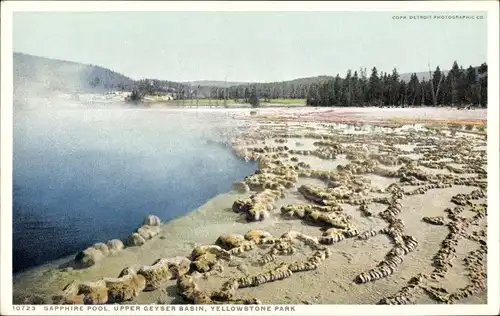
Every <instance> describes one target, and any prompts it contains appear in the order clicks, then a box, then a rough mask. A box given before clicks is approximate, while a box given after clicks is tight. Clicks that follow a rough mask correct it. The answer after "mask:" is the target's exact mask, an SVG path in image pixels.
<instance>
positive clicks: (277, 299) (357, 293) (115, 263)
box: [14, 120, 487, 304]
mask: <svg viewBox="0 0 500 316" xmlns="http://www.w3.org/2000/svg"><path fill="white" fill-rule="evenodd" d="M252 122H253V120H249V121H245V124H250V125H251V126H252V127H255V126H257V127H258V126H259V124H254V123H252ZM267 123H269V121H267ZM243 125H244V124H243V123H242V124H238V126H243ZM273 129H276V130H278V129H282V130H283V129H285V130H286V129H287V127H286V126H284V124H283V123H280V122H274V123H273V124H265V125H261V128H260V129H257V130H256V131H255V132H254V133H253V136H255V137H257V138H258V137H259V136H261V135H264V134H266V133H270V134H272V130H273ZM241 132H243V133H244V132H245V129H242V130H241ZM289 132H290V133H303V134H305V133H311V130H305V129H304V128H300V125H296V126H294V127H293V128H292V127H289ZM388 132H391V131H390V130H389V131H388ZM313 134H314V132H313ZM410 134H411V135H413V137H417V138H419V140H417V141H416V143H420V145H421V146H415V147H414V146H412V148H413V151H414V150H416V148H417V150H418V149H422V148H424V147H425V144H423V141H424V140H425V139H431V137H430V136H429V135H427V134H425V131H416V132H414V131H404V130H403V131H400V132H394V133H393V134H391V135H388V136H387V137H383V136H381V137H380V139H379V141H377V142H376V143H381V144H382V145H384V146H386V147H385V148H384V149H385V150H386V151H387V150H390V149H391V150H395V151H393V152H392V154H385V155H382V156H383V157H381V159H384V157H385V158H387V159H389V161H386V163H390V159H396V158H398V157H399V156H401V157H405V156H406V158H404V159H408V158H409V157H407V155H408V152H406V151H405V152H398V151H397V147H398V146H394V144H395V143H398V142H399V140H400V141H401V142H402V143H405V142H409V141H408V139H406V138H405V137H407V136H408V135H410ZM332 135H334V136H336V137H338V139H339V140H340V141H339V143H340V144H341V146H342V148H344V149H346V148H348V147H349V146H352V145H356V141H359V142H360V143H362V142H363V137H371V136H373V135H367V136H366V135H358V134H355V135H354V136H349V137H352V138H351V139H350V141H349V142H346V141H342V137H347V136H341V135H343V134H342V133H339V134H332ZM249 136H251V135H247V136H246V137H243V139H245V138H247V139H248V138H249ZM433 137H434V138H436V139H437V141H438V142H440V143H441V144H445V143H447V144H448V145H450V146H455V145H456V144H459V143H460V142H462V143H464V144H470V145H471V146H478V145H480V144H482V143H484V142H485V141H484V140H483V139H481V138H480V137H470V136H468V135H457V136H456V137H450V136H444V135H441V136H439V135H434V136H433ZM273 141H274V140H273ZM268 144H269V146H271V144H272V143H271V142H268ZM259 146H260V147H262V146H263V144H262V143H261V142H260V143H259V142H258V144H254V145H247V147H259ZM278 146H282V144H280V143H278V142H276V143H275V145H274V146H272V147H278ZM466 146H467V145H466ZM319 147H320V146H316V148H319ZM435 148H438V147H435ZM435 148H434V149H435ZM370 150H371V149H370ZM429 150H430V151H431V152H432V147H431V148H430V149H429ZM413 151H412V153H413ZM374 152H380V151H375V150H374ZM447 152H450V151H447ZM464 152H468V153H470V152H471V151H464ZM434 154H435V155H438V154H439V151H434ZM434 154H431V156H433V155H434ZM476 154H477V157H476V160H477V162H478V163H484V162H485V161H486V153H485V152H477V153H476ZM292 156H293V155H292ZM460 157H461V156H457V159H460ZM356 158H357V159H362V157H361V156H357V157H350V159H349V161H350V162H352V161H354V160H356ZM420 158H421V157H420V156H418V157H415V156H411V158H410V159H411V160H417V162H418V163H424V164H425V163H426V160H427V159H422V160H421V159H420ZM343 159H344V158H343ZM314 160H315V159H311V160H310V161H308V163H310V164H311V166H310V167H311V169H316V168H318V169H319V168H320V167H321V168H323V167H325V164H323V165H322V166H316V165H315V164H314ZM283 161H284V162H285V163H291V162H290V161H289V160H287V159H283ZM332 161H335V160H332ZM394 161H396V160H394ZM404 161H406V163H401V162H399V163H398V164H397V165H394V166H391V167H389V166H387V167H386V166H384V165H381V167H382V168H384V169H387V170H391V171H397V170H398V169H399V168H400V167H402V166H404V165H405V164H410V161H409V160H404ZM345 163H346V162H343V163H342V165H345ZM443 170H444V169H443ZM443 173H444V172H443ZM453 175H454V176H460V175H461V174H459V173H458V174H455V173H454V174H453ZM483 175H484V174H483ZM379 177H380V176H377V177H370V176H368V177H364V178H366V179H368V180H371V181H372V183H371V184H370V185H373V186H374V187H377V188H383V187H385V186H387V185H388V184H389V182H386V181H385V180H386V179H385V178H383V179H382V178H379ZM477 178H478V179H480V180H482V181H484V180H485V179H481V177H480V175H479V174H478V176H477ZM239 180H242V179H239ZM393 180H394V181H393V183H399V182H400V178H393ZM360 181H361V180H360ZM303 184H309V185H317V186H320V183H319V182H318V181H299V183H298V185H303ZM324 187H325V188H326V184H325V185H324ZM419 187H421V186H418V185H417V186H404V189H405V192H409V191H412V190H415V189H418V188H419ZM476 189H477V187H473V186H463V185H460V186H458V185H454V186H452V187H450V188H443V189H430V190H428V191H427V192H425V194H421V195H409V196H404V197H403V199H402V201H401V205H402V211H401V213H400V214H399V215H398V216H397V217H398V218H399V219H402V220H403V221H404V223H405V225H406V227H405V229H404V231H405V234H408V235H410V236H413V237H415V238H416V239H417V240H418V242H419V244H418V246H417V247H416V249H415V250H414V251H412V252H411V253H410V254H408V256H407V257H405V260H404V262H403V263H402V264H401V265H400V266H399V268H398V270H397V271H396V272H395V273H394V274H392V275H390V276H389V277H385V278H382V279H380V280H377V281H374V282H368V283H365V284H356V283H355V282H354V281H353V279H354V278H355V277H356V275H358V274H359V273H361V272H364V271H366V270H369V269H372V268H374V267H376V266H377V264H378V263H379V262H380V261H381V260H383V259H384V256H385V255H386V254H387V252H388V251H389V250H390V249H391V248H392V247H393V246H394V245H393V244H392V242H391V240H390V239H389V238H387V236H385V235H381V234H380V235H377V236H374V237H372V238H370V239H368V240H358V239H356V238H346V239H345V240H343V241H341V242H338V243H335V244H333V245H330V246H328V247H329V249H330V250H331V252H332V254H331V256H330V257H329V258H327V259H326V260H324V261H323V263H322V264H321V265H320V266H319V267H318V268H317V269H316V270H313V271H306V272H301V273H295V274H293V275H292V276H291V277H290V278H287V279H284V280H280V281H276V282H271V283H265V284H263V285H260V286H257V287H250V288H245V289H240V290H238V291H237V293H238V294H237V295H238V296H239V297H243V298H252V297H256V298H258V299H260V300H261V301H262V302H263V303H288V304H289V303H299V304H300V303H314V304H321V303H324V304H375V303H377V302H379V300H380V299H382V298H384V297H389V296H393V295H395V294H396V293H397V292H398V291H400V290H401V289H402V288H403V287H404V286H406V285H407V284H408V281H409V280H410V279H411V278H412V277H415V276H417V275H419V274H420V273H424V274H431V273H432V271H433V269H434V268H435V267H434V266H433V265H432V262H433V258H434V256H435V255H436V253H437V252H438V251H439V250H440V249H441V247H442V244H441V243H442V241H443V240H444V239H445V238H446V237H447V234H448V227H447V226H439V225H431V224H428V223H426V222H424V221H423V220H422V218H423V217H424V216H446V212H445V211H444V210H445V208H454V207H455V206H456V205H454V203H452V202H451V201H450V200H451V198H452V196H455V195H457V194H458V193H465V194H468V193H471V192H472V191H473V190H476ZM250 194H251V193H247V194H236V193H231V192H230V193H224V194H221V195H218V196H217V197H215V198H213V199H211V200H209V201H208V202H207V203H205V204H204V205H203V206H202V207H201V208H199V209H198V210H196V211H194V212H191V213H189V214H188V215H186V216H184V217H181V218H178V219H175V220H173V221H171V222H169V223H167V224H166V225H164V226H163V227H162V232H161V233H160V236H158V237H156V238H154V239H152V240H150V241H149V242H148V243H146V244H145V245H144V246H142V247H137V248H129V249H125V250H124V251H123V252H120V253H117V254H116V255H115V256H111V257H108V258H106V259H105V260H103V261H102V262H100V263H99V264H98V265H96V266H94V267H91V268H89V269H86V270H70V271H61V270H58V269H57V268H56V267H57V265H56V264H55V265H48V266H46V267H42V268H37V269H35V270H32V271H29V272H26V273H24V274H22V275H19V276H17V278H16V279H15V280H14V296H15V298H16V300H17V301H18V302H19V301H22V296H23V295H26V294H28V293H36V294H41V295H47V296H50V295H54V294H55V293H57V292H58V291H60V290H61V289H62V287H63V286H64V285H66V284H67V283H69V282H70V281H71V280H79V281H94V280H97V279H99V278H102V277H116V276H118V273H120V271H121V270H122V269H123V268H125V267H128V266H132V265H134V264H144V265H151V264H152V263H153V262H154V261H156V260H157V259H158V258H171V257H174V256H189V254H190V253H191V251H192V249H193V248H194V247H196V246H198V245H203V244H213V243H214V242H215V240H216V239H217V238H218V237H219V236H220V235H222V234H226V233H236V234H244V233H245V232H247V231H248V230H250V229H262V230H266V231H268V232H270V233H271V234H272V235H273V236H280V235H281V234H283V233H286V232H288V231H290V230H295V231H299V232H302V233H304V234H307V235H310V236H314V237H320V236H321V234H322V233H321V231H320V230H319V227H318V226H315V225H310V224H307V223H306V222H303V221H301V220H299V219H285V218H283V216H281V214H280V211H279V209H275V210H273V211H272V212H271V216H270V218H267V219H266V220H264V221H261V222H251V223H246V222H245V221H244V220H243V219H242V216H241V215H240V214H236V213H234V212H232V211H231V206H232V205H233V202H234V201H235V200H237V199H239V198H246V197H248V196H249V195H250ZM368 195H369V196H373V197H375V196H376V197H387V196H389V194H387V193H386V194H384V193H369V194H368ZM284 200H285V201H284V204H308V203H311V202H308V201H306V200H305V199H304V198H303V197H302V196H301V194H300V192H298V190H297V188H290V189H288V190H287V194H286V198H285V199H284ZM486 201H487V199H484V200H480V202H481V203H486ZM282 204H283V202H282V201H278V202H277V204H276V205H278V206H281V205H282ZM369 207H370V210H371V211H372V212H373V214H374V215H373V218H370V217H366V216H363V215H362V214H357V213H356V212H359V211H358V210H357V208H356V207H351V206H349V207H345V210H344V211H345V212H346V213H348V214H349V215H351V216H352V217H353V221H354V222H355V224H356V225H358V226H359V227H360V228H363V229H365V227H366V228H367V229H368V228H380V226H384V225H385V226H386V225H387V223H386V222H384V221H383V220H382V219H381V218H379V216H378V213H379V212H380V211H383V210H384V209H385V208H386V205H383V204H379V203H371V204H370V205H369ZM460 215H461V216H464V217H467V218H470V217H471V216H474V215H475V212H470V211H469V210H465V211H464V212H463V213H462V214H460ZM474 231H476V232H479V231H485V232H486V218H483V219H482V220H480V221H479V222H478V223H477V225H473V226H471V227H469V229H468V231H467V233H470V234H472V233H473V232H474ZM161 236H163V237H161ZM460 247H461V249H460V251H457V258H455V259H454V260H453V261H452V269H450V271H449V272H448V274H446V275H445V277H444V278H442V279H437V280H428V281H426V282H425V283H424V285H425V286H427V287H428V288H429V289H430V287H431V286H434V287H436V288H440V287H442V288H444V289H445V290H446V291H448V293H449V294H451V293H453V292H454V291H456V289H457V288H460V287H463V286H464V284H470V282H471V281H472V280H471V279H470V278H469V276H468V275H467V274H468V271H467V270H466V267H465V265H464V264H463V263H462V262H463V260H464V258H465V256H467V255H468V252H469V251H472V250H477V249H479V247H480V243H479V242H477V241H472V240H469V239H466V238H463V240H462V241H461V242H460ZM302 251H304V250H303V249H302V248H298V252H297V253H296V255H298V256H301V255H303V254H302ZM251 258H252V253H251V252H248V254H245V256H241V257H237V259H238V260H241V261H242V262H243V263H244V264H245V265H247V266H249V269H250V270H251V273H252V274H253V273H254V272H255V270H257V271H258V270H267V269H268V268H270V267H271V266H273V265H277V264H279V263H280V262H281V261H287V260H289V259H288V258H287V256H280V257H279V260H278V261H277V262H275V263H271V264H270V265H269V266H266V267H265V268H257V267H250V266H251V262H250V259H251ZM242 276H244V272H242V271H239V272H238V271H235V269H233V268H231V267H227V266H226V267H225V270H224V272H223V273H222V275H220V276H213V277H209V279H208V280H207V282H205V283H204V284H203V286H204V287H206V288H207V289H211V287H214V286H215V285H216V284H217V283H220V279H221V278H222V279H226V278H229V277H242ZM457 276H460V277H457ZM175 284H176V281H175V280H173V281H169V282H167V284H166V285H165V286H164V287H162V288H161V289H158V290H156V291H152V292H142V293H140V294H139V296H138V297H136V298H135V299H134V301H133V303H134V302H135V303H156V302H159V303H178V302H182V300H181V299H180V297H179V296H178V293H177V286H176V285H175ZM414 299H415V301H416V303H436V302H437V301H436V300H435V299H434V298H432V297H431V296H429V295H428V294H427V293H425V292H423V293H418V295H415V297H414ZM485 302H486V291H485V290H484V291H482V292H478V293H476V294H474V295H473V296H471V297H469V298H466V299H464V300H461V301H459V302H458V303H480V304H481V303H482V304H484V303H485Z"/></svg>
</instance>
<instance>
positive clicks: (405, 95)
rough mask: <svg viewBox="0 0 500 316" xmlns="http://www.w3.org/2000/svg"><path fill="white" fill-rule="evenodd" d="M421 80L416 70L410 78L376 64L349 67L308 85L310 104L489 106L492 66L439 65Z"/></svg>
mask: <svg viewBox="0 0 500 316" xmlns="http://www.w3.org/2000/svg"><path fill="white" fill-rule="evenodd" d="M428 78H432V79H430V80H429V79H427V80H426V79H425V78H423V79H422V80H419V78H418V77H417V75H416V74H415V73H414V74H412V75H411V77H410V80H409V82H405V81H403V80H400V78H399V74H398V71H397V69H394V70H393V71H392V73H391V74H388V73H381V74H379V72H378V70H377V68H376V67H373V68H372V71H371V74H370V76H369V77H367V75H366V71H360V73H358V72H357V71H355V72H354V73H352V72H351V71H348V73H347V75H346V77H345V78H341V77H340V76H339V75H337V76H336V77H335V78H334V79H332V80H328V81H326V82H323V83H319V84H312V85H310V86H309V87H308V91H307V97H306V98H307V101H306V103H307V104H308V105H313V106H440V105H447V106H448V105H449V106H468V105H473V106H481V107H486V106H487V101H488V100H487V99H488V98H487V95H488V94H487V90H488V66H487V65H486V63H483V64H482V65H481V66H479V67H477V68H475V67H472V66H470V67H469V68H467V69H463V68H462V67H459V66H458V64H457V62H454V63H453V66H452V68H451V70H450V71H448V74H444V73H443V72H442V71H441V70H440V68H439V66H438V67H436V69H435V70H434V72H433V73H432V74H431V72H430V71H429V77H428Z"/></svg>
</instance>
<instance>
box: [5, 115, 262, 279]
mask: <svg viewBox="0 0 500 316" xmlns="http://www.w3.org/2000/svg"><path fill="white" fill-rule="evenodd" d="M220 119H221V122H220V123H219V124H214V122H208V123H206V124H205V123H201V122H202V121H201V120H198V119H196V114H193V115H186V113H184V114H175V113H172V112H164V111H158V110H156V111H147V110H133V109H130V110H124V109H71V110H68V109H66V110H64V109H63V110H47V109H43V110H27V111H22V110H21V111H16V113H15V116H14V144H13V146H14V147H13V155H14V161H13V240H14V243H13V272H14V273H16V272H20V271H22V270H25V269H27V268H31V267H34V266H37V265H40V264H43V263H45V262H47V261H51V260H55V259H59V258H61V257H64V256H70V255H71V259H72V258H73V256H74V254H75V253H76V252H78V251H80V250H82V249H85V248H86V247H89V246H91V245H92V244H94V243H96V242H102V241H106V240H110V239H115V238H118V239H122V240H124V239H126V238H127V236H128V235H130V233H131V232H133V231H134V230H136V229H137V225H138V224H140V223H141V222H142V221H143V219H144V217H145V215H147V214H156V215H158V216H159V217H160V218H161V219H162V220H164V221H168V220H169V219H172V218H174V217H178V216H181V215H184V214H185V213H187V212H188V211H191V210H193V209H195V208H197V207H198V206H200V205H201V204H203V203H204V202H205V201H206V200H207V199H209V198H212V197H214V196H216V195H217V194H220V193H223V192H227V191H229V190H230V189H231V184H232V183H233V182H234V181H239V180H241V179H243V178H244V177H245V176H246V175H248V174H251V173H253V172H254V171H255V169H256V167H255V164H254V163H252V162H248V163H245V162H244V161H241V160H238V159H237V158H236V157H234V156H233V155H232V154H231V152H230V151H229V150H227V149H225V148H223V147H221V146H217V145H209V144H207V143H206V137H205V136H207V135H209V134H210V132H211V128H213V127H214V126H219V127H221V126H222V124H224V122H225V123H227V122H228V120H226V119H224V118H220ZM203 121H204V122H207V121H209V118H207V117H204V120H203Z"/></svg>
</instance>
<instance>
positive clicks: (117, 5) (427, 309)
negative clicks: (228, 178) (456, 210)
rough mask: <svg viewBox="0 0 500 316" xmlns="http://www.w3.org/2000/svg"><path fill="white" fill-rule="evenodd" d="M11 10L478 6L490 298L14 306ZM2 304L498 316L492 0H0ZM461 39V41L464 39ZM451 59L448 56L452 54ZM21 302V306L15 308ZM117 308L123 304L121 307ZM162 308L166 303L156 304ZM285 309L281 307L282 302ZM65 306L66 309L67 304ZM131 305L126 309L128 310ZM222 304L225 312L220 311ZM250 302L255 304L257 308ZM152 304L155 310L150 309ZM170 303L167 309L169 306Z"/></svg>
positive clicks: (19, 310)
mask: <svg viewBox="0 0 500 316" xmlns="http://www.w3.org/2000/svg"><path fill="white" fill-rule="evenodd" d="M15 11H395V12H398V11H399V12H411V11H433V12H436V11H445V12H446V13H453V14H456V13H459V12H461V11H482V12H481V13H483V14H484V13H487V19H488V59H487V63H488V80H489V83H488V87H489V90H488V104H490V107H489V108H488V121H490V123H489V124H488V189H489V190H488V191H489V193H490V194H489V196H488V206H489V210H490V211H489V212H488V224H489V225H488V226H489V227H491V228H492V229H489V230H488V245H489V251H488V304H484V305H443V304H435V305H417V306H415V305H414V306H405V305H402V306H401V305H400V306H384V305H289V306H288V307H290V308H291V307H293V309H294V312H290V311H283V310H281V311H280V305H261V306H260V307H259V306H255V307H253V308H254V309H253V311H252V310H250V307H248V308H246V309H243V310H239V309H236V307H235V306H231V305H222V306H219V307H214V306H203V305H202V306H203V309H202V310H196V309H195V308H194V305H193V306H191V309H188V310H187V311H181V310H180V306H177V307H176V308H175V309H174V307H173V306H174V305H123V306H129V307H130V308H129V309H128V310H124V309H122V310H119V311H114V310H113V308H114V306H115V305H107V306H108V309H109V310H110V311H109V312H105V311H100V312H99V311H92V310H91V307H89V306H74V307H73V308H76V309H77V310H71V309H69V310H59V311H55V312H54V311H50V310H49V308H50V307H54V306H57V305H38V306H34V305H12V273H11V271H12V260H11V259H12V226H11V225H12V211H11V210H12V96H13V91H12V90H13V87H12V75H13V74H12V71H13V70H12V55H13V54H12V52H13V50H12V14H13V12H15ZM1 14H2V15H1V23H2V24H1V26H2V28H1V32H2V33H1V39H2V40H1V52H2V55H1V56H2V63H1V79H2V80H1V83H2V87H1V102H2V103H1V137H2V138H1V146H2V147H1V169H0V171H1V195H0V196H1V217H0V221H1V247H0V251H1V261H0V265H1V270H0V271H1V275H0V280H1V283H0V286H1V288H0V289H1V292H0V293H1V305H0V307H1V309H0V314H2V315H66V314H74V315H112V314H116V313H120V314H123V315H138V314H141V315H181V314H183V315H199V314H206V315H240V314H253V315H264V314H266V315H289V314H295V315H304V314H312V315H336V314H342V315H403V314H407V315H424V314H429V315H440V314H441V315H497V314H498V313H499V311H500V310H499V303H498V299H499V297H500V295H499V269H498V266H499V249H498V245H499V232H498V231H499V230H498V229H495V228H498V224H499V211H498V210H499V194H495V192H498V185H499V169H498V166H499V151H500V150H499V128H498V119H499V111H498V107H499V104H500V103H499V93H498V86H499V80H498V69H499V63H498V61H499V53H498V44H499V35H498V34H499V23H498V21H499V12H498V2H497V1H427V2H425V1H408V2H402V1H394V2H392V1H390V2H389V1H369V2H368V1H366V2H346V1H344V2H333V1H301V2H298V1H297V2H295V1H294V2H285V1H255V2H251V1H246V2H239V1H238V2H237V1H226V2H215V1H211V2H209V1H198V2H195V1H182V2H181V1H177V2H174V1H172V2H170V1H165V2H160V1H158V2H156V1H155V2H153V1H134V2H119V1H101V2H100V1H7V2H4V1H3V2H2V3H1ZM464 45H465V44H464ZM450 58H451V57H450ZM19 306H20V307H19ZM120 306H121V305H120ZM161 306H163V308H160V307H161ZM282 307H283V306H282ZM68 308H69V307H68ZM132 308H133V309H134V310H131V309H132ZM221 308H222V309H223V310H221ZM255 308H260V309H259V310H258V311H257V310H255ZM155 309H156V310H155ZM167 309H169V310H167Z"/></svg>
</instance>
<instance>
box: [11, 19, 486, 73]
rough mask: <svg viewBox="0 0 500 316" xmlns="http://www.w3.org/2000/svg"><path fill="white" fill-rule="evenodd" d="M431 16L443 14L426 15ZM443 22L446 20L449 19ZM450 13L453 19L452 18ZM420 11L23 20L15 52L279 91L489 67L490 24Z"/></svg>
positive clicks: (17, 31)
mask: <svg viewBox="0 0 500 316" xmlns="http://www.w3.org/2000/svg"><path fill="white" fill-rule="evenodd" d="M423 14H425V15H434V14H435V13H433V12H425V13H423ZM439 14H440V15H442V14H443V13H442V12H440V13H439ZM450 14H453V13H452V12H450ZM459 14H460V15H471V16H476V17H477V16H479V15H481V16H484V19H471V20H468V19H439V20H438V19H430V20H429V19H427V20H413V19H411V20H410V19H406V20H395V19H393V16H394V15H406V16H409V15H412V16H415V15H419V13H418V12H399V13H398V12H396V13H393V12H338V11H333V12H168V11H167V12H36V13H35V12H15V13H14V15H13V50H14V51H15V52H20V53H25V54H30V55H36V56H40V57H46V58H53V59H61V60H67V61H73V62H79V63H84V64H92V65H96V66H101V67H105V68H109V69H111V70H113V71H116V72H119V73H121V74H123V75H125V76H128V77H130V78H132V79H134V80H137V79H142V78H154V79H161V80H171V81H201V80H210V81H224V80H227V81H230V82H271V81H284V80H292V79H297V78H304V77H314V76H320V75H336V74H337V73H339V74H340V75H341V76H342V75H344V74H345V73H346V71H347V70H348V69H352V70H358V69H359V68H367V70H368V74H369V71H370V69H371V68H372V67H373V66H376V67H377V69H379V71H387V72H390V71H391V70H392V69H393V68H394V67H396V68H397V69H398V71H399V72H400V73H411V72H421V71H426V70H427V67H428V66H427V64H428V63H430V64H431V67H432V68H435V67H436V66H440V67H441V68H442V69H449V68H450V67H451V65H452V63H453V61H454V60H456V61H458V63H459V65H462V66H463V67H464V68H467V67H468V66H469V65H472V66H478V65H480V64H481V63H483V62H486V61H487V19H486V13H483V12H480V13H478V12H475V13H468V12H460V13H459Z"/></svg>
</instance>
